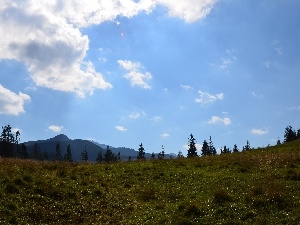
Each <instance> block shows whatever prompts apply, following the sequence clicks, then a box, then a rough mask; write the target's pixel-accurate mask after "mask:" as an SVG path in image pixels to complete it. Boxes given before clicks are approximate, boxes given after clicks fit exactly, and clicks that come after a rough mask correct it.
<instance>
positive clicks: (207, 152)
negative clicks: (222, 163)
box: [201, 140, 210, 156]
mask: <svg viewBox="0 0 300 225" xmlns="http://www.w3.org/2000/svg"><path fill="white" fill-rule="evenodd" d="M201 155H202V156H209V155H210V149H209V146H208V143H207V141H206V140H204V141H203V144H202V149H201Z"/></svg>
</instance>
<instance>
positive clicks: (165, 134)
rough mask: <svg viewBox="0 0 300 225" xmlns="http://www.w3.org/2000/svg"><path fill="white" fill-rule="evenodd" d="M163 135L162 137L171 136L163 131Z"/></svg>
mask: <svg viewBox="0 0 300 225" xmlns="http://www.w3.org/2000/svg"><path fill="white" fill-rule="evenodd" d="M161 137H162V138H169V137H170V134H167V133H163V134H162V135H161Z"/></svg>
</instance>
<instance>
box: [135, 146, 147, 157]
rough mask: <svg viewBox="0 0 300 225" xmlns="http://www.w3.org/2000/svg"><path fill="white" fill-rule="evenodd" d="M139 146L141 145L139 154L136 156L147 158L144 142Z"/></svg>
mask: <svg viewBox="0 0 300 225" xmlns="http://www.w3.org/2000/svg"><path fill="white" fill-rule="evenodd" d="M139 146H140V147H139V149H138V155H137V157H136V158H137V159H146V157H145V149H144V147H143V143H141V144H140V145H139Z"/></svg>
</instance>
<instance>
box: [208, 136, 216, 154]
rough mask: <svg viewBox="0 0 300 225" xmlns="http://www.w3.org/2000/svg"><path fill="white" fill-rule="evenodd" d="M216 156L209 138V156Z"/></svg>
mask: <svg viewBox="0 0 300 225" xmlns="http://www.w3.org/2000/svg"><path fill="white" fill-rule="evenodd" d="M216 154H217V150H216V148H215V147H214V144H213V142H212V140H211V136H209V155H216Z"/></svg>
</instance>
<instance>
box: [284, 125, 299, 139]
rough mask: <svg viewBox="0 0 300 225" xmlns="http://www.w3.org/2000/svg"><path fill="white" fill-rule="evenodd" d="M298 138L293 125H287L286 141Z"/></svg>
mask: <svg viewBox="0 0 300 225" xmlns="http://www.w3.org/2000/svg"><path fill="white" fill-rule="evenodd" d="M296 139H297V134H296V131H295V130H294V129H293V128H292V126H287V127H286V128H285V133H284V142H290V141H293V140H296Z"/></svg>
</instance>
